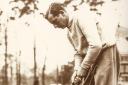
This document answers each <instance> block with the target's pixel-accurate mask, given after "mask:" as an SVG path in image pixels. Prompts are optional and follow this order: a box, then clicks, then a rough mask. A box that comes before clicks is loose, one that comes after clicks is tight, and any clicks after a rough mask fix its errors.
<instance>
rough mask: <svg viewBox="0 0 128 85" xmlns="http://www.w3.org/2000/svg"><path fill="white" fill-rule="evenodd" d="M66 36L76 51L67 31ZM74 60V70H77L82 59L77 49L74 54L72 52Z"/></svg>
mask: <svg viewBox="0 0 128 85" xmlns="http://www.w3.org/2000/svg"><path fill="white" fill-rule="evenodd" d="M67 37H68V40H69V41H70V43H71V44H72V46H73V48H74V50H75V51H76V49H75V46H74V44H73V42H72V40H71V38H70V36H69V33H68V34H67ZM74 61H75V63H74V70H76V71H77V70H78V69H79V67H80V65H81V63H82V61H83V58H82V56H80V54H79V53H77V51H76V52H75V54H74Z"/></svg>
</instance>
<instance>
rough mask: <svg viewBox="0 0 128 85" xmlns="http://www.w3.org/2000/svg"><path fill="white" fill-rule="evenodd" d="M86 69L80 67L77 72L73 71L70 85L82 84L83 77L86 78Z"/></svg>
mask: <svg viewBox="0 0 128 85" xmlns="http://www.w3.org/2000/svg"><path fill="white" fill-rule="evenodd" d="M87 71H88V70H87V69H84V68H82V67H80V68H79V69H78V71H75V72H74V73H73V75H72V84H73V85H79V84H80V83H81V82H82V79H83V77H86V76H87V75H88V74H87Z"/></svg>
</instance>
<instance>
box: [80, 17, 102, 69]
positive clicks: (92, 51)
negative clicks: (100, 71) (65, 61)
mask: <svg viewBox="0 0 128 85" xmlns="http://www.w3.org/2000/svg"><path fill="white" fill-rule="evenodd" d="M78 24H79V28H80V29H81V31H82V33H83V34H84V36H85V38H86V40H87V42H88V45H89V46H88V50H87V54H86V55H85V58H84V60H83V61H82V63H81V67H82V68H88V66H90V65H91V64H93V63H94V62H95V61H96V59H97V56H98V55H99V53H100V51H101V49H102V42H101V40H100V36H99V34H98V30H97V27H96V23H95V21H94V18H93V17H91V16H87V17H86V18H85V19H83V17H82V16H81V17H80V18H79V19H78Z"/></svg>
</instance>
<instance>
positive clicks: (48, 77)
mask: <svg viewBox="0 0 128 85" xmlns="http://www.w3.org/2000/svg"><path fill="white" fill-rule="evenodd" d="M53 1H59V2H64V1H68V0H3V1H2V0H0V85H70V84H71V82H70V77H71V75H72V72H73V67H74V61H73V54H74V50H73V48H72V46H71V45H70V43H69V41H68V39H67V36H66V32H67V30H66V29H65V30H61V29H54V27H53V26H52V25H51V24H49V23H48V21H47V20H45V19H44V18H43V13H44V12H45V11H46V10H47V8H48V5H49V4H50V3H51V2H53ZM127 2H128V1H127V0H120V2H119V3H120V5H119V8H120V9H118V10H119V11H120V16H119V19H120V23H119V27H118V30H117V34H116V36H117V46H118V49H119V53H120V55H121V63H120V67H121V68H120V78H119V85H128V83H127V82H128V24H127V22H128V20H127V14H128V13H127V11H126V10H128V7H127ZM75 3H77V2H75Z"/></svg>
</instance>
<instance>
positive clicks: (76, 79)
mask: <svg viewBox="0 0 128 85" xmlns="http://www.w3.org/2000/svg"><path fill="white" fill-rule="evenodd" d="M81 82H82V77H80V76H76V77H75V79H74V81H73V83H72V85H79V84H80V83H81Z"/></svg>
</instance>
